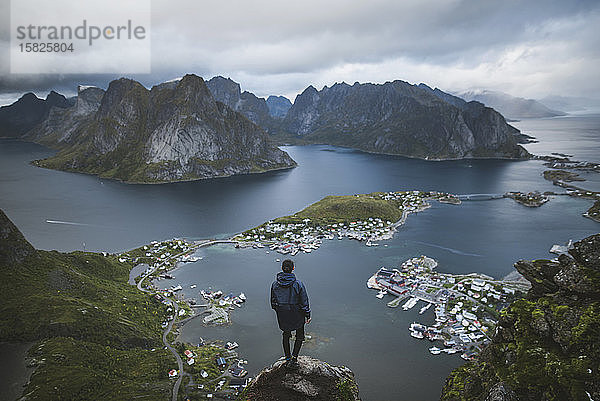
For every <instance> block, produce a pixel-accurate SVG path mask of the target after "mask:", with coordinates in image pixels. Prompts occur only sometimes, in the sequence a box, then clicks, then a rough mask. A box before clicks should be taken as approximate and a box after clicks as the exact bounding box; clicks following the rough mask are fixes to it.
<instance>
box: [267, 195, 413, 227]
mask: <svg viewBox="0 0 600 401" xmlns="http://www.w3.org/2000/svg"><path fill="white" fill-rule="evenodd" d="M399 206H400V204H399V202H397V201H387V200H383V199H379V198H377V197H376V194H363V195H343V196H327V197H325V198H323V199H321V200H320V201H318V202H316V203H313V204H312V205H310V206H308V207H307V208H305V209H303V210H301V211H300V212H298V213H295V214H293V215H291V216H285V217H280V218H278V219H275V220H274V221H275V222H276V223H297V222H301V221H302V220H304V219H311V222H312V223H313V224H315V225H323V224H331V223H349V222H351V221H356V220H366V219H368V218H369V217H373V218H376V217H379V218H380V219H382V220H389V221H398V220H399V219H400V217H401V216H402V210H401V209H400V208H399Z"/></svg>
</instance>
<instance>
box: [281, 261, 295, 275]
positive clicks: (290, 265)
mask: <svg viewBox="0 0 600 401" xmlns="http://www.w3.org/2000/svg"><path fill="white" fill-rule="evenodd" d="M293 269H294V262H293V261H292V260H291V259H286V260H284V261H283V263H282V264H281V270H283V271H284V272H286V273H291V272H292V270H293Z"/></svg>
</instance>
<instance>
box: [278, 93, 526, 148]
mask: <svg viewBox="0 0 600 401" xmlns="http://www.w3.org/2000/svg"><path fill="white" fill-rule="evenodd" d="M440 92H441V91H440ZM450 99H451V95H448V99H446V100H445V99H443V98H442V97H440V96H438V95H436V94H435V93H432V91H431V89H429V90H426V89H423V88H421V87H419V86H415V85H410V84H408V83H406V82H403V81H394V82H387V83H385V84H382V85H375V84H359V83H355V84H354V85H352V86H350V85H348V84H345V83H341V84H335V85H334V86H332V87H331V88H328V87H325V88H323V89H322V90H321V91H317V90H316V89H315V88H314V87H312V86H309V87H308V88H307V89H306V90H305V91H304V92H303V93H302V94H300V95H298V96H297V97H296V100H295V102H294V105H293V106H292V107H291V108H290V110H289V111H288V113H287V115H286V116H285V118H284V120H283V128H284V129H285V130H287V131H289V132H293V133H295V134H297V135H299V136H302V137H303V138H304V139H306V140H308V141H311V142H321V143H329V144H334V145H341V146H348V147H353V148H358V149H362V150H366V151H370V152H376V153H388V154H398V155H405V156H411V157H421V158H435V159H446V158H469V157H506V158H523V157H526V156H527V155H528V154H527V152H526V151H525V150H524V149H523V148H522V147H520V146H518V145H517V141H516V138H515V134H516V133H518V130H516V129H515V128H513V127H511V126H509V125H508V124H506V121H505V120H504V118H503V117H502V116H501V115H500V114H498V113H497V112H496V111H494V110H493V109H490V108H486V107H484V106H483V105H481V104H479V103H466V102H464V103H465V104H462V103H461V102H459V101H454V100H452V101H450ZM447 100H448V101H447ZM457 105H458V106H460V107H457Z"/></svg>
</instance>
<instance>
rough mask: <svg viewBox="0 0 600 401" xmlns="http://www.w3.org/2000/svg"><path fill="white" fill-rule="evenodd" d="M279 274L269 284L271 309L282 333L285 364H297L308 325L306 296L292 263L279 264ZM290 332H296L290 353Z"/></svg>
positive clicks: (308, 312)
mask: <svg viewBox="0 0 600 401" xmlns="http://www.w3.org/2000/svg"><path fill="white" fill-rule="evenodd" d="M281 270H282V271H281V272H279V273H277V279H276V280H275V281H274V282H273V284H271V307H272V308H273V309H274V310H275V312H277V323H279V328H280V329H281V331H283V352H284V354H285V360H286V363H288V364H289V365H290V366H296V365H297V364H298V354H299V353H300V347H302V342H303V341H304V323H306V324H309V323H310V307H309V305H308V294H307V293H306V288H304V284H302V282H301V281H298V280H296V276H295V275H294V273H292V271H293V270H294V262H292V261H291V260H290V259H286V260H284V261H283V263H282V264H281ZM292 331H295V332H296V341H295V342H294V350H293V352H290V338H291V337H292Z"/></svg>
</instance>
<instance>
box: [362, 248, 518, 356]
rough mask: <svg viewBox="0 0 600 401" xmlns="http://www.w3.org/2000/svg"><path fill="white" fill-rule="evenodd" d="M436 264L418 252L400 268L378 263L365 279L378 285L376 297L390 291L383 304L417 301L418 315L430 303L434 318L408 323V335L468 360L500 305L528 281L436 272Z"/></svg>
mask: <svg viewBox="0 0 600 401" xmlns="http://www.w3.org/2000/svg"><path fill="white" fill-rule="evenodd" d="M437 265H438V263H437V261H435V260H434V259H432V258H429V257H427V256H420V257H417V258H411V259H409V260H406V261H405V262H403V263H402V264H401V265H400V266H399V269H388V268H385V267H382V268H380V269H379V270H378V271H377V272H376V273H375V274H373V275H372V276H371V277H370V278H369V279H368V280H367V287H368V288H370V289H373V290H377V291H378V293H377V295H376V297H377V298H379V299H383V298H384V297H385V296H387V295H391V296H394V297H395V298H394V299H393V300H392V301H389V302H387V303H386V304H387V306H388V307H390V308H397V307H398V306H400V305H401V304H402V309H403V310H404V311H408V310H411V309H412V308H414V307H415V306H417V305H419V304H420V305H419V307H420V309H419V315H424V314H425V313H427V311H428V310H429V309H430V308H431V307H432V306H434V314H435V321H434V323H433V324H432V325H426V324H423V323H417V322H413V323H412V324H410V325H409V327H408V331H409V334H410V336H411V337H413V338H416V339H419V340H422V339H427V340H429V341H431V342H434V341H438V342H441V343H442V344H443V346H444V348H438V347H437V346H434V347H431V348H430V349H429V351H430V352H431V353H432V354H433V355H439V354H441V353H445V354H455V353H460V354H461V357H462V358H463V359H465V360H470V359H473V358H475V357H476V356H477V354H478V352H479V351H480V350H481V348H482V347H483V346H484V345H486V344H487V343H488V342H489V341H490V336H491V333H493V332H494V329H495V327H496V324H497V321H498V316H499V312H500V310H501V309H502V308H503V307H505V306H506V305H508V304H509V303H510V302H511V301H512V300H514V299H515V298H516V297H519V296H520V294H522V293H524V292H525V291H527V289H528V284H527V283H526V282H525V281H512V280H511V281H508V280H495V279H493V278H492V277H489V276H486V275H484V274H478V273H472V274H466V275H454V274H444V273H437V272H435V271H434V269H435V268H436V267H437ZM402 302H404V303H402Z"/></svg>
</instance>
